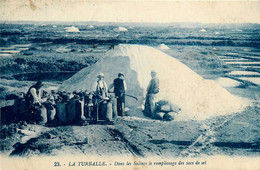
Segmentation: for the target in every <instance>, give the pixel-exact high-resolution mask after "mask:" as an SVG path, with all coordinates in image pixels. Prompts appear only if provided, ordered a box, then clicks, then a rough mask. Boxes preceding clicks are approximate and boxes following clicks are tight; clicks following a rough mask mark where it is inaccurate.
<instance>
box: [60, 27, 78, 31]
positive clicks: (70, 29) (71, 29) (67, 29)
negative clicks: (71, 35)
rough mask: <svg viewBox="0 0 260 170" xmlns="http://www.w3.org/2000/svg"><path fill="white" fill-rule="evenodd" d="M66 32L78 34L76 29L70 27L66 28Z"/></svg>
mask: <svg viewBox="0 0 260 170" xmlns="http://www.w3.org/2000/svg"><path fill="white" fill-rule="evenodd" d="M64 29H66V32H80V31H79V29H78V28H77V27H74V26H71V27H66V28H64Z"/></svg>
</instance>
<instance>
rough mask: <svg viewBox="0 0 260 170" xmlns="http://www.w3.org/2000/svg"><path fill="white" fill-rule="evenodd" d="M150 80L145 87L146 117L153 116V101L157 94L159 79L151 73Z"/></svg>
mask: <svg viewBox="0 0 260 170" xmlns="http://www.w3.org/2000/svg"><path fill="white" fill-rule="evenodd" d="M151 77H152V79H151V80H150V82H149V85H148V87H147V90H146V91H147V93H146V99H145V108H144V114H145V115H146V116H149V117H150V116H153V113H154V110H155V99H156V96H157V94H158V93H159V79H158V77H157V73H156V72H155V71H151Z"/></svg>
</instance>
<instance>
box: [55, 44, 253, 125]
mask: <svg viewBox="0 0 260 170" xmlns="http://www.w3.org/2000/svg"><path fill="white" fill-rule="evenodd" d="M151 70H156V71H157V75H158V78H159V80H160V92H159V93H158V95H157V100H158V101H159V100H167V101H169V102H170V103H172V104H175V105H177V106H179V107H180V108H181V112H180V113H179V114H178V116H177V120H184V119H185V120H188V119H207V118H210V117H212V116H218V115H225V114H230V113H234V112H237V111H241V110H243V108H244V107H245V106H247V105H248V102H247V101H246V100H245V99H242V98H239V97H237V96H234V95H232V94H230V93H229V92H228V91H227V90H225V89H224V88H222V87H220V86H219V85H218V84H216V83H215V82H214V81H212V80H206V79H203V78H202V77H201V76H200V75H198V74H197V73H195V72H194V71H192V70H191V69H190V68H189V67H187V66H186V65H184V64H183V63H181V62H180V61H178V60H177V59H175V58H173V57H171V56H169V55H167V54H165V53H163V52H161V51H159V50H156V49H154V48H152V47H148V46H142V45H128V44H123V45H122V44H121V45H118V46H116V47H115V48H114V49H112V50H110V51H108V52H106V53H105V55H104V56H103V57H102V58H101V59H100V60H99V61H98V62H97V63H96V64H94V65H92V66H90V67H87V68H84V69H82V70H81V71H79V72H78V73H77V74H75V75H74V76H73V77H71V78H70V79H68V80H67V81H65V82H64V83H63V84H62V85H61V87H60V90H64V91H71V92H72V91H74V90H78V91H85V90H88V91H92V90H93V89H92V87H93V83H94V82H96V76H97V75H98V74H99V73H100V72H103V73H105V81H106V82H112V81H113V79H114V77H116V76H117V74H118V72H124V73H125V81H126V83H127V93H128V94H131V95H134V96H137V97H138V98H139V99H144V96H145V92H146V87H147V85H148V83H149V81H150V72H151ZM142 104H143V100H138V102H137V101H135V100H131V99H128V100H127V101H126V106H127V107H129V108H130V112H131V109H132V110H134V108H137V107H140V106H141V105H142ZM135 111H136V109H135ZM138 114H142V112H140V113H138ZM135 115H136V114H135Z"/></svg>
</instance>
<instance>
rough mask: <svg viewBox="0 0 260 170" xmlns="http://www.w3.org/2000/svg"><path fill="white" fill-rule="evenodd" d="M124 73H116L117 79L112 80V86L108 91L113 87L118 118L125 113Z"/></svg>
mask: <svg viewBox="0 0 260 170" xmlns="http://www.w3.org/2000/svg"><path fill="white" fill-rule="evenodd" d="M124 77H125V75H124V73H118V77H117V78H116V79H114V81H113V84H112V85H111V86H110V88H109V89H111V88H113V87H114V93H115V96H116V98H117V113H118V116H123V115H124V111H125V91H126V83H125V80H124Z"/></svg>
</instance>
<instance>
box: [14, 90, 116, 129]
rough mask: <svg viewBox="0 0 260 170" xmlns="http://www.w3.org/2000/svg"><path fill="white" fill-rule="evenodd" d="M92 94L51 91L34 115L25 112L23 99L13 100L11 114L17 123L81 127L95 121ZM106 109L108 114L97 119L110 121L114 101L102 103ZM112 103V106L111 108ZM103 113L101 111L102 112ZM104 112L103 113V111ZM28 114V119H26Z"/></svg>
mask: <svg viewBox="0 0 260 170" xmlns="http://www.w3.org/2000/svg"><path fill="white" fill-rule="evenodd" d="M93 98H95V96H93V94H92V93H87V92H76V91H75V92H73V93H68V92H63V91H58V92H55V91H52V92H51V94H49V95H48V97H46V100H45V101H44V102H42V103H41V104H39V105H36V106H35V111H34V113H28V111H27V110H26V108H25V107H26V101H25V98H24V97H21V98H18V99H16V100H15V103H14V105H13V113H14V115H16V116H17V120H18V121H23V120H25V121H27V122H28V123H36V124H41V125H47V126H58V125H72V124H76V125H82V124H86V123H89V122H90V121H92V120H93V119H96V117H97V115H96V114H97V112H95V110H94V108H95V107H94V103H93V101H94V99H93ZM103 103H105V104H103V105H106V107H103V109H106V110H109V109H108V107H109V108H110V111H109V112H105V113H99V118H101V117H102V118H103V119H104V120H106V121H112V120H113V119H114V118H115V116H113V117H112V113H111V112H112V108H113V112H114V110H115V103H114V99H113V98H112V97H111V99H110V100H108V101H106V102H103ZM112 103H113V106H112ZM102 111H103V110H102ZM103 112H104V111H103ZM28 114H30V115H29V119H28Z"/></svg>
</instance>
